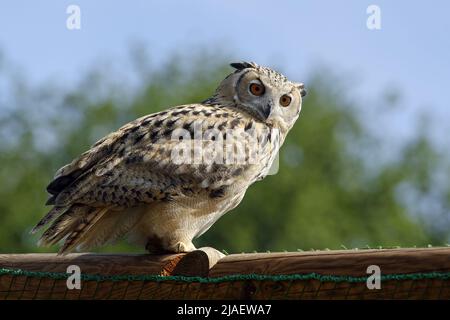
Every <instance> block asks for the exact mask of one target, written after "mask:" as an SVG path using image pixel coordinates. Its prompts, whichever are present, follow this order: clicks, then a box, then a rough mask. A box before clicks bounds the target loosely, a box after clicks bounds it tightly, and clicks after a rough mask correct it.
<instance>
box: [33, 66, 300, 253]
mask: <svg viewBox="0 0 450 320" xmlns="http://www.w3.org/2000/svg"><path fill="white" fill-rule="evenodd" d="M231 66H232V67H233V68H234V69H235V70H234V71H233V72H232V73H231V74H229V75H228V76H227V77H226V78H225V79H224V80H223V81H222V82H221V83H220V85H219V86H218V88H217V89H216V91H215V93H214V94H213V95H212V96H211V97H210V98H208V99H206V100H205V101H203V102H202V103H199V104H187V105H180V106H176V107H172V108H169V109H167V110H165V111H161V112H157V113H154V114H150V115H146V116H143V117H141V118H139V119H137V120H134V121H132V122H130V123H127V124H125V125H124V126H122V127H121V128H119V129H118V130H117V131H115V132H112V133H110V134H109V135H107V136H105V137H104V138H102V139H101V140H99V141H98V142H96V143H95V144H94V145H93V146H92V147H91V148H90V149H89V150H88V151H86V152H84V153H83V154H81V155H80V156H79V157H78V158H76V159H74V160H73V161H72V162H71V163H69V164H67V165H65V166H63V167H62V168H60V169H59V170H58V171H57V172H56V174H55V177H54V179H53V181H51V182H50V184H49V185H48V186H47V191H48V193H49V194H50V197H49V199H48V200H47V203H46V205H51V206H53V207H52V209H51V210H50V211H49V212H48V213H47V214H46V215H45V216H44V217H43V218H42V219H41V220H40V221H39V223H38V224H37V225H36V226H35V227H34V228H33V230H32V232H33V233H34V232H36V231H38V230H39V229H41V228H43V227H44V226H47V225H49V226H48V228H47V229H46V231H45V232H44V233H43V234H42V236H41V238H40V240H39V244H40V245H54V244H57V243H59V242H61V243H62V245H61V248H60V250H59V254H65V253H68V252H70V251H73V250H75V249H78V250H85V249H90V248H93V247H98V246H101V245H105V244H110V243H112V242H114V241H115V240H117V239H120V238H123V237H128V239H129V240H131V241H132V242H134V243H137V244H139V245H141V246H145V248H146V249H147V250H148V251H149V252H151V253H164V252H174V253H179V252H189V251H192V250H195V246H194V244H193V243H192V241H193V239H195V238H197V237H199V236H201V235H202V234H203V233H204V232H206V231H207V230H208V229H209V228H210V227H211V226H212V225H213V224H214V223H215V222H216V221H217V220H218V219H219V218H220V217H221V216H222V215H224V214H225V213H227V212H228V211H230V210H232V209H233V208H235V207H236V206H237V205H238V204H239V203H240V202H241V201H242V199H243V197H244V195H245V192H246V190H247V189H248V187H249V186H250V185H252V184H253V183H254V182H256V181H258V180H261V179H263V178H264V177H265V176H266V175H267V174H268V172H269V169H270V167H271V165H272V163H273V161H274V159H275V156H276V155H277V153H278V150H279V148H280V146H281V145H282V144H283V142H284V140H285V138H286V135H287V133H288V132H289V130H290V129H291V128H292V127H293V125H294V123H295V122H296V120H297V119H298V117H299V114H300V110H301V106H302V98H303V96H305V94H306V91H305V89H304V85H303V84H302V83H295V82H291V81H289V80H288V79H287V78H286V77H285V76H283V75H282V74H280V73H278V72H276V71H274V70H272V69H270V68H267V67H262V66H259V65H257V64H256V63H253V62H239V63H232V64H231Z"/></svg>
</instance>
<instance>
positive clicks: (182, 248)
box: [170, 241, 196, 253]
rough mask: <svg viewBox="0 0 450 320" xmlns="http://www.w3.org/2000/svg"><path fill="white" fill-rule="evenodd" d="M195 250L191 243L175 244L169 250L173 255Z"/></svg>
mask: <svg viewBox="0 0 450 320" xmlns="http://www.w3.org/2000/svg"><path fill="white" fill-rule="evenodd" d="M194 250H196V248H195V246H194V244H193V243H192V242H187V243H184V242H181V241H180V242H177V243H176V244H175V245H174V246H173V247H172V248H170V251H173V252H175V253H181V252H191V251H194Z"/></svg>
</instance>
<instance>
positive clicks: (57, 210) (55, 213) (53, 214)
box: [31, 207, 69, 234]
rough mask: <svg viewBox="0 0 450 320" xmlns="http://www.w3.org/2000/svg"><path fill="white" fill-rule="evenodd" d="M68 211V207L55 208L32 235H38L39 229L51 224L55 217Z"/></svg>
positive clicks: (39, 223)
mask: <svg viewBox="0 0 450 320" xmlns="http://www.w3.org/2000/svg"><path fill="white" fill-rule="evenodd" d="M68 209H69V208H68V207H53V208H52V209H51V210H50V211H49V212H48V213H47V214H46V215H45V216H44V217H43V218H42V219H41V220H40V221H39V222H38V223H37V224H36V226H35V227H34V228H33V229H32V230H31V234H34V233H36V232H37V231H38V230H39V229H41V228H42V227H43V226H45V225H46V224H47V223H49V222H50V221H51V220H52V219H53V218H54V217H56V216H59V215H61V214H63V213H64V212H65V211H67V210H68Z"/></svg>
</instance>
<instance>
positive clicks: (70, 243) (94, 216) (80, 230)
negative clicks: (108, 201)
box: [58, 208, 109, 255]
mask: <svg viewBox="0 0 450 320" xmlns="http://www.w3.org/2000/svg"><path fill="white" fill-rule="evenodd" d="M108 210H109V208H100V209H94V210H93V211H91V212H90V213H88V214H87V215H86V216H85V217H83V218H82V219H81V221H79V222H78V223H77V225H76V226H75V230H73V231H72V232H71V233H70V234H69V235H68V236H67V239H66V240H65V242H64V245H63V246H62V247H61V249H60V250H59V252H58V255H64V254H66V253H68V252H69V251H70V250H71V249H73V248H74V247H76V246H77V245H78V244H80V243H81V242H82V241H83V236H85V235H86V234H87V233H88V231H89V230H90V229H91V228H92V227H93V226H94V225H95V224H96V223H97V222H98V221H99V220H100V219H101V218H102V216H103V215H104V214H105V213H106V212H108Z"/></svg>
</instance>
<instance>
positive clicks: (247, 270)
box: [0, 248, 450, 300]
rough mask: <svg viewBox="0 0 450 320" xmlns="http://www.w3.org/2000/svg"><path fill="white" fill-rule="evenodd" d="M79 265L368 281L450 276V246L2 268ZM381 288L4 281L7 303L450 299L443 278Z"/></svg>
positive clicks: (54, 260)
mask: <svg viewBox="0 0 450 320" xmlns="http://www.w3.org/2000/svg"><path fill="white" fill-rule="evenodd" d="M72 264H75V265H78V266H80V268H81V270H82V272H84V273H86V274H100V275H123V274H132V275H143V274H147V275H148V274H154V275H175V274H179V275H193V276H209V277H221V276H227V275H235V274H263V275H264V274H266V275H280V274H305V273H312V272H314V273H320V274H324V275H347V276H356V277H357V276H367V273H366V270H367V266H369V265H373V264H374V265H378V266H379V267H380V268H381V272H382V274H407V273H423V272H433V271H435V272H450V248H426V249H415V248H414V249H387V250H339V251H310V252H288V253H263V254H260V253H256V254H233V255H229V256H226V257H223V255H222V254H220V253H219V254H218V253H217V251H216V250H215V249H212V248H207V249H204V248H202V250H198V251H194V252H192V253H189V254H186V255H185V254H177V255H162V256H155V255H137V254H70V255H67V256H55V255H54V254H10V255H5V254H2V255H0V268H17V269H23V270H29V271H43V272H66V269H67V266H69V265H72ZM381 286H382V287H381V289H380V290H369V289H368V288H367V286H366V284H365V283H364V282H362V283H361V282H358V283H349V282H321V281H318V280H301V281H300V280H293V281H274V280H270V281H269V280H267V281H256V280H245V281H241V280H240V281H225V282H220V283H198V282H193V283H187V282H176V281H164V282H155V281H83V282H82V287H81V290H68V289H67V286H66V281H65V280H54V279H50V278H43V279H40V278H34V277H26V276H11V275H3V276H0V299H11V300H17V299H27V300H28V299H68V300H79V299H111V300H125V299H190V300H196V299H250V300H251V299H261V300H266V299H339V300H351V299H450V281H449V280H440V279H416V280H389V281H388V280H385V281H382V284H381Z"/></svg>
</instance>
